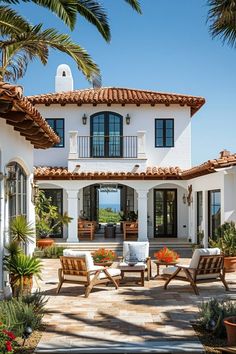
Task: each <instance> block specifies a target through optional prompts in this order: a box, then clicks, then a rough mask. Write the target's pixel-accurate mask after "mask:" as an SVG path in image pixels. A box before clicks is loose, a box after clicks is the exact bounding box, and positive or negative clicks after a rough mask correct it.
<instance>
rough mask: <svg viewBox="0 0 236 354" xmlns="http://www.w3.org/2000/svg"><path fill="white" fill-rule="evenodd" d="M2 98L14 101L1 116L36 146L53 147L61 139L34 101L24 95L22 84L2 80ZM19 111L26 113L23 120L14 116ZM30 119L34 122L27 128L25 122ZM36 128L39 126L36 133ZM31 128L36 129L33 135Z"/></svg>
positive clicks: (0, 96) (0, 89) (0, 88)
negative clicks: (12, 83) (33, 103)
mask: <svg viewBox="0 0 236 354" xmlns="http://www.w3.org/2000/svg"><path fill="white" fill-rule="evenodd" d="M0 99H1V100H2V101H6V102H11V103H12V108H11V110H9V111H8V112H6V113H4V114H3V113H2V114H0V118H2V119H6V122H7V124H10V125H12V126H13V127H14V129H15V130H17V131H19V132H20V134H21V135H23V136H25V138H26V139H27V140H29V141H30V142H31V143H32V144H33V145H34V146H35V147H36V148H46V147H51V146H53V145H54V144H55V143H58V142H59V141H60V139H59V137H58V136H57V135H56V134H55V132H54V131H53V130H52V128H51V127H50V126H49V125H48V124H47V122H46V121H45V119H44V118H43V117H42V116H41V114H40V113H39V112H38V111H37V109H36V108H35V107H34V106H33V105H32V103H31V102H30V101H29V100H28V99H27V98H26V97H23V89H22V87H21V86H15V85H11V84H9V83H6V82H2V81H0ZM17 112H23V113H25V117H24V119H23V120H22V119H21V120H20V121H19V120H18V118H14V119H13V117H12V116H13V115H14V114H15V113H17ZM30 121H32V123H33V124H32V126H31V127H30V128H29V127H28V128H26V126H25V123H26V122H30ZM35 128H38V129H36V133H35ZM31 129H33V130H34V134H33V135H32V134H31V132H32V130H31ZM37 133H38V134H37ZM40 137H41V139H40Z"/></svg>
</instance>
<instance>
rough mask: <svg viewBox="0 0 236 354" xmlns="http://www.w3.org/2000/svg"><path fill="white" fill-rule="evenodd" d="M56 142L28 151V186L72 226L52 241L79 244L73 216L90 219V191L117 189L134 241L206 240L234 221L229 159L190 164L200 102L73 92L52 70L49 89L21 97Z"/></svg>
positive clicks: (234, 176)
mask: <svg viewBox="0 0 236 354" xmlns="http://www.w3.org/2000/svg"><path fill="white" fill-rule="evenodd" d="M28 99H29V101H30V102H31V103H32V104H33V105H34V106H35V107H36V108H37V110H38V111H39V112H40V113H41V114H42V115H43V116H44V117H45V118H46V120H47V122H48V123H49V124H50V126H51V127H52V128H53V129H54V130H55V132H56V133H57V134H58V135H59V136H60V137H61V141H60V143H58V144H56V145H54V147H51V148H49V149H47V150H45V151H42V150H37V151H35V153H34V164H35V166H36V168H35V180H36V181H37V183H38V185H39V187H40V188H42V189H44V190H45V191H46V192H47V194H48V195H50V196H51V197H52V199H53V201H54V203H55V204H56V205H58V207H59V209H60V210H61V211H63V212H64V211H67V212H68V214H69V215H70V216H71V217H73V221H72V222H71V223H70V224H69V225H68V229H64V232H63V234H61V235H57V237H61V238H62V240H64V241H66V242H69V243H72V242H74V243H78V242H79V241H80V240H79V238H78V234H77V220H78V216H79V212H80V210H83V211H84V212H85V213H86V215H88V217H89V219H90V220H97V209H98V198H99V193H98V190H100V189H101V188H103V187H104V188H108V187H109V186H111V187H112V188H116V189H118V190H119V191H120V208H121V210H123V211H124V212H127V211H138V225H139V228H138V239H139V240H146V239H149V240H152V239H158V238H162V239H163V238H164V239H165V238H166V239H168V238H169V239H170V238H171V239H178V238H180V239H186V240H188V241H189V240H190V241H191V242H197V239H198V235H199V231H201V232H202V231H203V232H204V244H205V245H207V242H208V237H209V236H210V235H212V234H213V233H214V232H215V230H216V228H217V226H218V225H219V224H221V223H223V222H224V221H229V220H233V221H236V214H235V206H236V205H235V204H236V199H235V198H234V197H233V195H234V193H235V192H236V173H235V172H236V167H235V165H236V155H230V153H229V152H227V151H223V152H222V153H221V155H220V157H219V158H218V159H216V160H212V161H208V162H206V163H203V164H202V165H200V166H196V167H192V166H191V121H192V119H195V115H196V116H197V111H198V110H199V109H200V108H201V107H202V106H203V105H204V103H205V99H204V98H203V97H195V96H189V95H184V94H172V93H161V92H153V91H146V90H137V89H128V88H115V87H101V88H90V89H84V90H74V89H73V78H72V74H71V71H70V68H69V67H68V66H67V65H64V64H63V65H60V66H59V67H58V69H57V74H56V78H55V93H48V94H41V95H37V96H30V97H28Z"/></svg>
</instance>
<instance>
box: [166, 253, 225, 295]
mask: <svg viewBox="0 0 236 354" xmlns="http://www.w3.org/2000/svg"><path fill="white" fill-rule="evenodd" d="M223 267H224V256H223V255H221V254H220V249H219V248H202V249H196V250H195V251H194V253H193V257H192V259H191V262H190V264H189V265H188V266H186V265H180V264H177V266H176V267H167V268H166V269H163V275H164V276H165V277H168V279H167V281H166V283H165V285H164V289H166V288H167V285H168V284H169V282H170V281H171V280H172V279H177V280H183V281H188V282H189V283H190V284H191V286H192V287H193V290H194V292H195V294H197V295H198V289H197V286H196V283H197V282H199V281H216V280H221V281H222V282H223V284H224V286H225V288H226V290H229V289H228V285H227V283H226V281H225V274H224V268H223Z"/></svg>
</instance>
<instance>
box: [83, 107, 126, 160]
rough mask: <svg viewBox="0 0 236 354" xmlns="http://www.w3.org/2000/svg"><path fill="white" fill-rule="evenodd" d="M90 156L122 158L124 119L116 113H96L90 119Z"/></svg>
mask: <svg viewBox="0 0 236 354" xmlns="http://www.w3.org/2000/svg"><path fill="white" fill-rule="evenodd" d="M90 129H91V131H90V136H91V143H90V156H91V157H99V158H101V157H109V158H113V157H122V151H123V148H122V135H123V117H122V116H121V115H120V114H118V113H114V112H107V111H106V112H99V113H95V114H93V115H92V116H91V118H90Z"/></svg>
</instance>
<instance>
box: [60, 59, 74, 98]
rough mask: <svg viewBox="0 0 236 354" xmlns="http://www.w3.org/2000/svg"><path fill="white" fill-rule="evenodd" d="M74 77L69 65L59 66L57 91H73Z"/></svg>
mask: <svg viewBox="0 0 236 354" xmlns="http://www.w3.org/2000/svg"><path fill="white" fill-rule="evenodd" d="M73 88H74V84H73V77H72V74H71V70H70V67H69V65H67V64H61V65H59V66H58V67H57V74H56V77H55V91H56V92H63V91H73Z"/></svg>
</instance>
